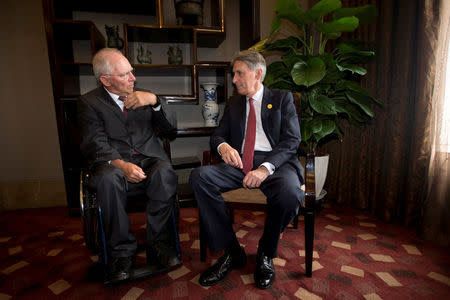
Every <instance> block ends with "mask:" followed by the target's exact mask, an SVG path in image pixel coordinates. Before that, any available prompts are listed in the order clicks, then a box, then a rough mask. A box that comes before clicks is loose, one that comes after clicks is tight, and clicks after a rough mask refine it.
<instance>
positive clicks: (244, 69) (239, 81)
mask: <svg viewBox="0 0 450 300" xmlns="http://www.w3.org/2000/svg"><path fill="white" fill-rule="evenodd" d="M233 74H234V75H233V83H234V84H235V85H236V89H237V91H238V93H239V94H240V95H245V96H247V97H249V98H250V97H252V96H253V95H254V94H255V93H256V92H257V91H258V89H259V87H260V85H261V82H260V79H261V75H262V70H261V69H257V70H256V71H252V70H250V69H249V67H248V66H247V64H246V63H245V62H243V61H239V60H238V61H235V62H234V65H233Z"/></svg>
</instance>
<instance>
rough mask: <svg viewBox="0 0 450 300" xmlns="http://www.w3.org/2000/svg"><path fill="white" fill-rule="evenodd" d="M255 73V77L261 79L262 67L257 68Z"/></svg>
mask: <svg viewBox="0 0 450 300" xmlns="http://www.w3.org/2000/svg"><path fill="white" fill-rule="evenodd" d="M255 73H256V79H257V80H259V81H261V77H262V69H257V70H256V72H255Z"/></svg>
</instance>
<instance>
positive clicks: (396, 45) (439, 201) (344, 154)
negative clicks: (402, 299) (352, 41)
mask: <svg viewBox="0 0 450 300" xmlns="http://www.w3.org/2000/svg"><path fill="white" fill-rule="evenodd" d="M342 2H343V4H344V5H343V6H344V7H348V6H357V5H364V4H367V3H372V4H375V5H376V6H377V8H378V11H379V16H378V20H377V23H376V24H374V25H371V26H365V27H364V26H362V27H361V28H360V29H359V31H358V32H356V33H355V35H356V36H355V37H356V38H360V39H363V40H366V41H369V42H371V43H373V45H374V48H375V51H376V55H377V58H376V61H375V62H374V63H372V64H370V65H368V66H367V67H368V74H367V75H366V76H365V79H364V81H363V82H362V84H363V86H365V87H366V88H368V89H369V90H370V91H371V93H372V95H374V96H375V97H376V98H378V99H379V100H381V101H382V102H383V103H384V108H375V114H376V115H375V118H374V120H373V122H372V124H370V125H369V126H365V127H355V126H349V125H347V124H343V125H344V126H343V128H344V140H343V142H342V143H341V142H339V141H331V142H329V143H327V144H325V145H324V146H323V147H322V150H324V151H326V152H328V153H329V154H330V163H329V168H328V176H327V182H326V183H325V189H326V190H327V192H328V198H329V199H333V200H335V201H336V202H338V203H340V204H342V205H351V206H355V207H358V208H361V209H367V210H369V211H370V212H372V213H373V214H376V215H377V216H378V217H380V218H381V219H383V220H385V221H387V222H398V223H401V224H403V225H406V226H414V227H415V228H416V229H417V231H418V233H420V234H421V235H422V236H423V237H425V238H427V239H431V240H434V241H437V242H439V243H440V244H444V245H450V222H449V221H448V220H449V219H450V218H449V216H450V199H449V198H450V197H449V190H448V189H449V183H450V180H449V159H448V158H449V156H448V153H445V152H439V151H438V148H439V147H438V146H437V145H436V141H437V140H438V139H437V136H438V135H439V130H438V128H439V126H438V124H439V118H440V113H441V112H442V106H443V101H444V97H443V92H442V91H443V84H442V82H443V80H444V79H445V71H443V70H444V68H443V66H445V62H446V59H445V57H446V56H445V54H446V51H448V49H447V45H448V43H446V41H448V40H447V39H448V36H449V26H448V22H449V19H450V15H449V8H448V6H449V3H448V2H449V1H446V0H414V1H411V0H398V1H390V0H377V1H375V0H373V1H355V0H354V1H345V0H344V1H342ZM441 115H442V113H441Z"/></svg>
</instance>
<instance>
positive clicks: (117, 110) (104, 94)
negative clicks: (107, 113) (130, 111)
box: [98, 87, 125, 123]
mask: <svg viewBox="0 0 450 300" xmlns="http://www.w3.org/2000/svg"><path fill="white" fill-rule="evenodd" d="M100 89H101V93H100V95H99V97H98V99H99V100H100V101H101V102H103V103H104V104H105V105H106V106H107V107H109V108H110V109H111V110H112V111H113V113H114V115H116V117H117V118H119V119H120V120H121V121H122V122H123V123H125V117H124V116H123V111H122V110H120V107H119V106H118V105H117V103H116V102H114V100H113V99H112V98H111V96H110V95H109V94H108V92H107V91H106V90H105V88H104V87H101V88H100Z"/></svg>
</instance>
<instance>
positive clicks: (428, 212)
mask: <svg viewBox="0 0 450 300" xmlns="http://www.w3.org/2000/svg"><path fill="white" fill-rule="evenodd" d="M432 2H433V1H426V5H425V6H426V9H428V6H430V5H431V4H433V3H432ZM434 2H436V1H434ZM439 19H440V23H439V24H438V28H437V30H436V29H435V28H430V32H429V33H433V34H434V35H436V38H437V39H436V47H435V48H436V51H435V57H436V68H435V78H434V82H433V87H432V90H433V93H432V98H431V114H430V115H431V118H430V126H429V128H430V137H431V143H430V148H431V157H430V162H429V171H428V185H427V193H426V198H425V201H424V205H423V224H422V226H421V229H422V233H423V236H424V237H425V238H426V239H431V240H435V241H437V242H439V243H440V244H445V245H450V230H449V228H450V192H449V191H450V153H449V152H450V147H449V145H450V71H449V70H450V60H449V53H450V52H449V44H450V2H449V1H441V3H440V6H439ZM430 88H431V87H430Z"/></svg>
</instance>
